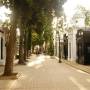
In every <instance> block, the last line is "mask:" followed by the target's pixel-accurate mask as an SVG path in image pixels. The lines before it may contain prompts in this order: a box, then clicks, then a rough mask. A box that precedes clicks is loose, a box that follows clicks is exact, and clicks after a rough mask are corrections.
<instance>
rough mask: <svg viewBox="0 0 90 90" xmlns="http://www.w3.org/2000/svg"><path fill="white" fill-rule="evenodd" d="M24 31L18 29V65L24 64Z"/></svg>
mask: <svg viewBox="0 0 90 90" xmlns="http://www.w3.org/2000/svg"><path fill="white" fill-rule="evenodd" d="M23 40H24V31H23V29H21V28H20V45H19V62H18V63H19V64H25V62H24V41H23Z"/></svg>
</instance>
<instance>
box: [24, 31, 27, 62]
mask: <svg viewBox="0 0 90 90" xmlns="http://www.w3.org/2000/svg"><path fill="white" fill-rule="evenodd" d="M26 57H27V32H26V30H25V33H24V61H25V62H26V61H27V60H26Z"/></svg>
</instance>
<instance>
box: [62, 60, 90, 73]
mask: <svg viewBox="0 0 90 90" xmlns="http://www.w3.org/2000/svg"><path fill="white" fill-rule="evenodd" d="M62 62H63V63H66V64H68V65H70V66H72V67H74V68H77V69H80V70H82V71H84V72H87V73H88V74H90V65H82V64H78V63H76V62H75V61H68V60H62Z"/></svg>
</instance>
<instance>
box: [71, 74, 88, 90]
mask: <svg viewBox="0 0 90 90" xmlns="http://www.w3.org/2000/svg"><path fill="white" fill-rule="evenodd" d="M69 80H71V81H72V82H73V84H74V85H76V86H77V87H78V88H79V89H80V90H87V89H86V88H85V87H84V86H83V85H82V84H80V83H79V82H78V81H77V79H76V78H74V77H72V76H71V77H69Z"/></svg>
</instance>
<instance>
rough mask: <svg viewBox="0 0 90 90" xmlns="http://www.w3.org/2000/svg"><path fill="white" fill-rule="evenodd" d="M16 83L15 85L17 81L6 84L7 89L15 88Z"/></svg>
mask: <svg viewBox="0 0 90 90" xmlns="http://www.w3.org/2000/svg"><path fill="white" fill-rule="evenodd" d="M16 83H17V80H14V81H10V82H9V83H8V87H9V89H11V88H13V87H15V85H16Z"/></svg>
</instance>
